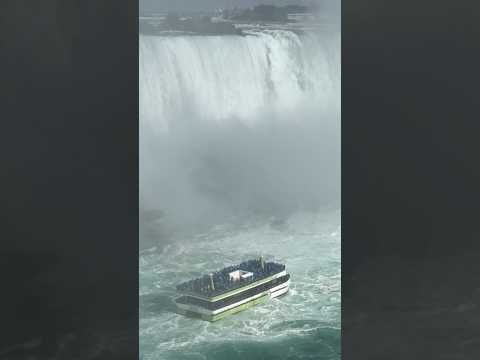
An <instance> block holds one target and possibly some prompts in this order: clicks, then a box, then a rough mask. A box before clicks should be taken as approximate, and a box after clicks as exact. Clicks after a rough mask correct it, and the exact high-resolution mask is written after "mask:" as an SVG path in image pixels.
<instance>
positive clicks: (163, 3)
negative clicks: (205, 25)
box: [140, 0, 340, 12]
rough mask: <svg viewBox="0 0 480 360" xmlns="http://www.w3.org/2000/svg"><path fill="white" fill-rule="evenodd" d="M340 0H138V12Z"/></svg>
mask: <svg viewBox="0 0 480 360" xmlns="http://www.w3.org/2000/svg"><path fill="white" fill-rule="evenodd" d="M337 1H338V2H339V1H340V0H140V12H145V11H183V10H191V11H198V10H213V9H218V8H225V7H235V6H236V7H241V8H245V7H250V6H253V5H258V4H275V5H286V4H305V5H309V4H320V5H321V4H323V3H327V2H329V3H331V2H337Z"/></svg>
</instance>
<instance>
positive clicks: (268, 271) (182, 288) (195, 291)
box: [177, 259, 285, 300]
mask: <svg viewBox="0 0 480 360" xmlns="http://www.w3.org/2000/svg"><path fill="white" fill-rule="evenodd" d="M237 270H244V271H247V272H250V273H252V275H251V276H249V277H248V278H241V279H239V280H235V281H233V280H232V279H231V276H230V274H231V273H232V272H235V271H237ZM284 270H285V265H283V264H279V263H276V262H262V260H259V259H254V260H248V261H244V262H242V263H240V264H238V265H233V266H228V267H226V268H223V269H222V270H219V271H216V272H213V273H212V274H209V275H204V276H202V277H199V278H196V279H193V280H190V281H187V282H184V283H182V284H180V285H178V286H177V291H178V292H180V293H183V294H186V295H191V296H196V297H200V298H204V299H207V300H213V299H214V298H218V297H221V295H225V294H227V293H232V294H234V293H236V292H235V290H239V289H243V288H249V287H251V286H252V285H254V284H258V283H261V282H262V280H267V279H270V278H272V277H273V276H274V275H276V274H279V273H281V272H282V271H284ZM212 280H213V284H214V286H213V288H212V286H211V283H212Z"/></svg>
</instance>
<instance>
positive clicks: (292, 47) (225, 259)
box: [139, 29, 340, 359]
mask: <svg viewBox="0 0 480 360" xmlns="http://www.w3.org/2000/svg"><path fill="white" fill-rule="evenodd" d="M339 39H340V37H339V34H338V33H337V32H335V31H323V32H320V31H307V32H305V33H296V32H293V31H289V30H288V29H282V30H280V29H277V30H275V29H261V30H260V29H259V30H255V29H252V30H251V31H250V33H249V34H248V35H247V36H169V37H168V36H165V37H153V36H140V49H139V54H140V55H139V68H140V146H141V148H140V199H141V204H140V206H141V211H142V213H141V228H140V249H141V252H140V275H139V276H140V352H141V355H142V357H143V358H144V359H227V358H228V359H339V358H340V211H339V201H340V111H339V108H340V51H339V48H340V40H339ZM260 254H263V255H266V256H267V257H268V256H270V257H274V258H275V259H276V260H279V261H282V262H285V263H286V266H287V269H288V271H289V272H290V274H291V278H292V283H291V291H290V293H289V294H288V295H287V296H285V297H282V298H280V299H274V300H272V301H270V302H268V303H266V304H264V305H261V306H257V307H255V308H252V309H249V310H247V311H244V312H241V313H239V314H237V315H234V316H231V317H228V318H226V319H224V320H222V321H219V322H216V323H207V322H204V321H200V320H192V319H188V318H184V317H182V316H179V315H177V314H175V313H173V311H172V310H173V308H174V306H173V302H172V298H173V297H174V289H175V285H176V284H177V283H179V282H182V281H184V280H187V279H190V278H192V277H194V276H199V275H202V274H204V273H206V272H209V271H212V270H217V269H219V268H221V267H224V266H228V265H232V264H235V263H238V262H240V261H242V260H245V259H248V258H252V257H257V256H259V255H260Z"/></svg>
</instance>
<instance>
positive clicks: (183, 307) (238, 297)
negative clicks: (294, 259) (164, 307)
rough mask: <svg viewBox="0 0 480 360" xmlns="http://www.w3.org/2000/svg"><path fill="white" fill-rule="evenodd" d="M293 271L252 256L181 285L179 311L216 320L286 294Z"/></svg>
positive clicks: (178, 300) (183, 313) (178, 301)
mask: <svg viewBox="0 0 480 360" xmlns="http://www.w3.org/2000/svg"><path fill="white" fill-rule="evenodd" d="M289 285H290V274H287V272H286V270H285V265H283V264H279V263H276V262H265V260H264V259H263V257H261V258H260V259H254V260H248V261H245V262H242V263H240V264H238V265H234V266H229V267H226V268H224V269H222V270H219V271H216V272H214V273H210V274H209V275H204V276H202V277H200V278H197V279H193V280H190V281H187V282H184V283H182V284H180V285H178V286H177V292H178V293H179V294H181V295H182V296H181V297H179V298H177V299H175V303H176V305H177V311H178V312H179V313H180V314H182V315H186V316H190V317H196V318H201V319H204V320H208V321H216V320H220V319H222V318H224V317H225V316H227V315H231V314H234V313H237V312H239V311H242V310H245V309H248V308H250V307H252V306H254V305H257V304H260V303H263V302H265V301H267V300H269V299H272V298H275V297H277V296H280V295H283V294H286V293H287V292H288V289H289Z"/></svg>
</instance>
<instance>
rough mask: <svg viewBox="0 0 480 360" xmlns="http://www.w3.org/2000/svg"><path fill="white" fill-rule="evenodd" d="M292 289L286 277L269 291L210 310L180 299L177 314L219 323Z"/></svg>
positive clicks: (177, 302) (288, 278)
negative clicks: (227, 317) (218, 321)
mask: <svg viewBox="0 0 480 360" xmlns="http://www.w3.org/2000/svg"><path fill="white" fill-rule="evenodd" d="M289 288H290V277H289V276H287V277H286V281H285V282H282V283H281V284H278V285H275V286H273V287H271V288H269V289H266V290H262V291H259V292H258V293H254V294H252V295H251V296H248V297H246V298H244V299H241V300H239V301H237V302H234V303H232V304H228V305H226V306H221V307H216V308H213V309H208V308H206V307H203V306H198V305H194V304H188V303H182V302H180V301H179V299H180V298H179V299H176V301H175V303H176V305H177V312H178V313H179V314H182V315H185V316H188V317H193V318H199V319H203V320H207V321H212V322H213V321H217V320H220V319H223V318H224V317H226V316H229V315H233V314H236V313H238V312H240V311H243V310H246V309H249V308H251V307H253V306H255V305H258V304H262V303H264V302H266V301H268V300H269V299H273V298H276V297H279V296H282V295H285V294H286V293H287V292H288V290H289Z"/></svg>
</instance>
